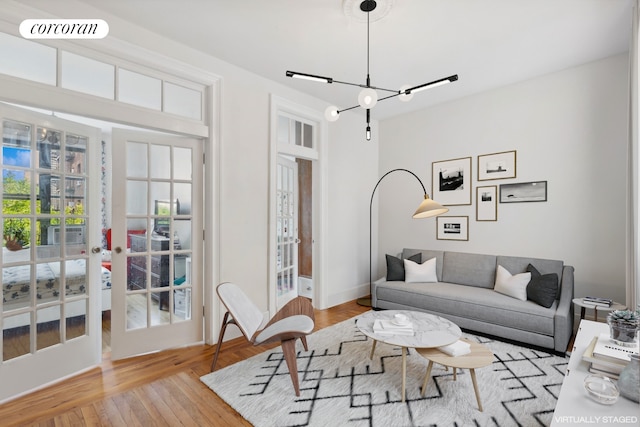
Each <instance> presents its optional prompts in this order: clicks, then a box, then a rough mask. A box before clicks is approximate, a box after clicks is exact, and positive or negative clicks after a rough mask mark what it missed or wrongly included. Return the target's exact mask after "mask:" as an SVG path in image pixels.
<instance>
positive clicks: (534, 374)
mask: <svg viewBox="0 0 640 427" xmlns="http://www.w3.org/2000/svg"><path fill="white" fill-rule="evenodd" d="M463 336H465V337H466V338H469V339H471V340H474V341H477V342H480V343H482V344H485V345H486V346H488V347H489V348H490V349H491V350H492V351H493V353H494V355H495V360H494V362H493V364H492V365H490V366H487V367H484V368H480V369H476V375H477V379H478V387H479V389H480V394H481V399H482V405H483V407H484V412H480V411H479V410H478V406H477V403H476V398H475V394H474V391H473V385H472V383H471V376H470V375H469V372H468V371H467V370H464V371H462V372H458V379H457V381H453V372H452V371H451V369H449V370H445V369H444V368H443V367H442V366H440V365H434V368H433V370H432V372H431V376H432V378H431V379H430V380H429V383H428V385H427V392H426V393H425V396H424V397H421V396H420V387H421V385H422V381H423V380H424V375H425V373H426V368H427V361H426V360H425V359H424V358H422V356H420V355H419V354H417V353H416V351H415V350H413V349H409V351H408V357H407V396H406V401H405V402H404V403H403V402H401V384H402V378H401V360H402V357H401V350H400V348H398V347H393V346H389V345H386V344H382V343H378V345H377V346H376V351H375V354H374V358H373V360H370V359H369V354H370V352H371V345H372V341H371V340H370V339H368V338H367V337H366V336H364V335H363V334H362V333H360V332H359V331H358V329H357V328H356V326H355V318H354V319H350V320H347V321H344V322H342V323H338V324H336V325H334V326H331V327H329V328H325V329H322V330H320V331H318V332H315V333H314V334H312V335H310V336H309V337H307V342H308V343H309V351H308V352H307V351H304V348H303V347H302V344H301V343H300V342H298V344H297V347H296V348H297V349H298V371H299V375H300V397H296V395H295V392H294V390H293V386H292V384H291V379H290V377H289V371H288V370H287V366H286V362H285V361H284V358H283V355H282V351H281V349H280V347H278V348H275V349H273V350H270V351H267V352H264V353H262V354H259V355H257V356H254V357H252V358H250V359H247V360H244V361H242V362H238V363H236V364H234V365H232V366H228V367H226V368H224V369H220V370H218V371H215V372H213V373H211V374H208V375H205V376H203V377H202V378H201V381H202V382H204V383H205V384H206V385H207V386H208V387H209V388H211V390H213V391H214V392H215V393H217V394H218V395H219V396H220V397H221V398H222V399H223V400H224V401H225V402H227V403H228V404H229V405H230V406H232V407H233V408H234V409H235V410H236V411H238V413H240V414H241V415H242V416H243V417H244V418H245V419H246V420H248V421H249V422H250V423H251V424H253V425H255V426H374V427H375V426H380V427H387V426H394V427H401V426H525V427H527V426H548V425H549V424H550V423H551V419H552V415H553V411H554V408H555V405H556V401H557V397H558V394H559V393H560V387H561V385H562V380H563V378H564V372H565V368H566V366H567V363H568V360H569V359H568V358H562V357H559V356H556V355H553V354H548V353H545V352H542V351H538V350H531V349H527V348H524V347H519V346H517V345H513V344H507V343H503V342H500V341H495V340H491V339H488V338H484V337H479V336H475V335H470V334H463ZM222 351H224V348H223V350H222Z"/></svg>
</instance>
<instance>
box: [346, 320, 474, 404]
mask: <svg viewBox="0 0 640 427" xmlns="http://www.w3.org/2000/svg"><path fill="white" fill-rule="evenodd" d="M396 314H404V315H405V316H407V318H408V319H409V321H410V322H411V324H412V325H413V330H414V334H413V335H387V334H380V333H376V332H375V331H374V330H373V325H374V323H375V321H376V320H392V319H393V318H394V316H395V315H396ZM356 326H357V327H358V329H360V331H361V332H362V333H363V334H365V335H366V336H368V337H369V338H371V339H373V346H372V348H371V354H370V355H369V358H373V353H374V351H375V349H376V343H377V342H378V341H380V342H383V343H385V344H390V345H396V346H399V347H400V348H401V349H402V401H403V402H404V401H405V388H406V381H407V348H432V347H441V346H443V345H449V344H452V343H454V342H456V341H458V339H459V338H460V336H461V335H462V331H461V330H460V328H459V327H458V325H456V324H455V323H453V322H451V321H450V320H447V319H445V318H444V317H439V316H435V315H433V314H428V313H422V312H419V311H409V310H382V311H370V312H367V313H365V314H363V315H362V316H360V317H359V318H358V320H357V321H356Z"/></svg>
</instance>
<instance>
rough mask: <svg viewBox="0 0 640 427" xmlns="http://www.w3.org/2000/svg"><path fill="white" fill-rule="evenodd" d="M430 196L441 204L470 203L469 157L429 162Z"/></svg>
mask: <svg viewBox="0 0 640 427" xmlns="http://www.w3.org/2000/svg"><path fill="white" fill-rule="evenodd" d="M431 173H432V179H431V198H432V199H433V200H435V201H437V202H438V203H440V204H441V205H443V206H453V205H470V204H471V157H464V158H461V159H453V160H444V161H440V162H433V163H432V164H431Z"/></svg>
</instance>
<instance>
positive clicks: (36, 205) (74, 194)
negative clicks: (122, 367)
mask: <svg viewBox="0 0 640 427" xmlns="http://www.w3.org/2000/svg"><path fill="white" fill-rule="evenodd" d="M0 133H1V134H2V150H1V151H0V164H1V165H2V192H1V193H0V197H1V198H2V217H1V220H0V222H1V223H2V226H3V245H2V255H1V264H0V266H1V269H2V296H3V298H2V303H0V327H1V329H2V332H3V336H2V340H0V354H1V355H2V356H1V359H0V402H2V401H4V400H6V399H9V398H11V397H13V396H16V395H18V394H21V393H25V392H27V391H29V390H32V389H34V388H37V387H40V386H42V385H45V384H47V383H50V382H53V381H56V380H58V379H61V378H63V377H65V376H68V375H71V374H74V373H76V372H79V371H81V370H84V369H86V368H89V367H92V366H95V365H97V364H98V363H100V361H101V355H102V353H101V348H100V347H101V342H102V341H101V330H102V328H101V324H100V307H101V306H100V293H101V280H100V277H101V276H100V268H101V267H100V261H101V258H100V253H101V248H100V242H101V240H100V224H99V219H100V204H99V203H100V186H99V173H100V167H99V164H100V161H99V151H100V149H99V147H100V131H99V130H98V129H95V128H92V127H88V126H84V125H80V124H77V123H74V122H70V121H67V120H61V119H58V118H56V117H53V116H49V115H44V114H39V113H35V112H33V111H29V110H25V109H20V108H17V107H10V106H8V105H6V104H0Z"/></svg>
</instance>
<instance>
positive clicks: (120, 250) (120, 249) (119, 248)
mask: <svg viewBox="0 0 640 427" xmlns="http://www.w3.org/2000/svg"><path fill="white" fill-rule="evenodd" d="M114 251H116V253H117V254H119V253H120V252H122V248H121V247H120V246H116V248H115V249H114Z"/></svg>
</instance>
